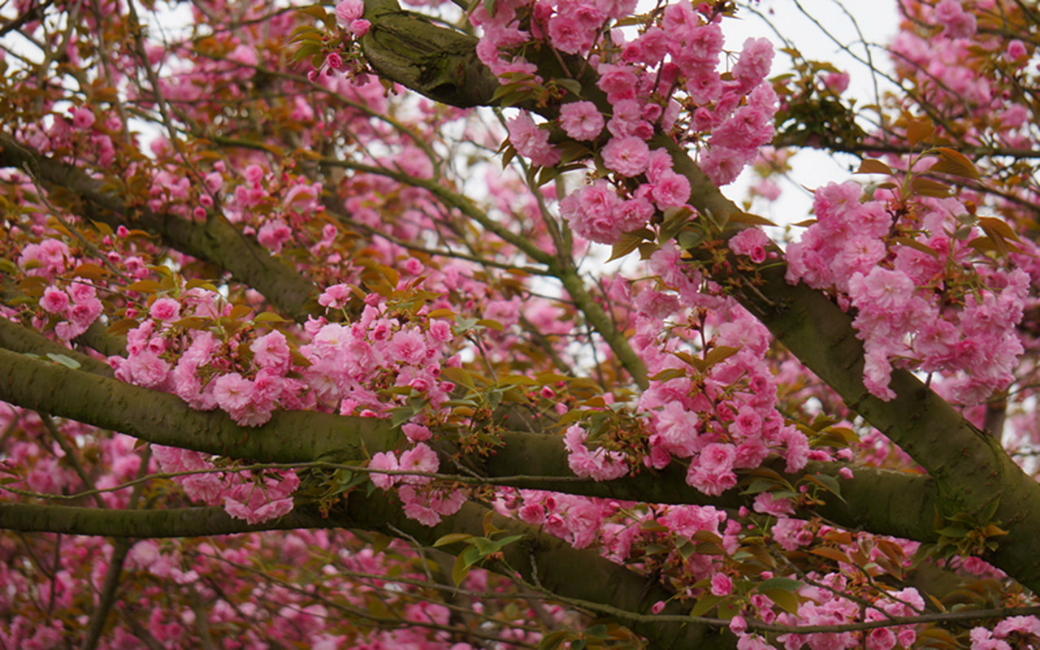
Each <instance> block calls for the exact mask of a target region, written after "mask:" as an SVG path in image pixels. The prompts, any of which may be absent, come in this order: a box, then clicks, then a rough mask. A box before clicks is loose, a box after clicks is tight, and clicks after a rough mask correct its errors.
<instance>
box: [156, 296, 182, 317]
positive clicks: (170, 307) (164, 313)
mask: <svg viewBox="0 0 1040 650" xmlns="http://www.w3.org/2000/svg"><path fill="white" fill-rule="evenodd" d="M180 313H181V303H179V302H177V301H176V300H174V299H173V298H159V299H158V300H156V301H155V302H153V303H152V306H151V307H149V308H148V315H149V316H151V317H152V318H155V319H157V320H161V321H164V322H165V321H172V320H176V319H177V317H178V316H180Z"/></svg>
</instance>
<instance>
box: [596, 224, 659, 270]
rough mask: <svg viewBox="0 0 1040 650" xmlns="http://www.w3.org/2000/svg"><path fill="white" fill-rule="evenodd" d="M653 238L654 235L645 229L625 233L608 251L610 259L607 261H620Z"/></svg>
mask: <svg viewBox="0 0 1040 650" xmlns="http://www.w3.org/2000/svg"><path fill="white" fill-rule="evenodd" d="M653 238H654V233H652V232H650V231H649V230H647V229H646V228H640V229H639V230H633V231H632V232H626V233H625V234H623V235H621V241H619V242H618V243H616V244H614V247H613V248H612V249H611V250H610V258H609V259H608V260H607V261H608V262H613V261H614V260H616V259H620V258H622V257H624V256H626V255H628V254H629V253H631V252H632V251H634V250H635V249H637V248H639V245H640V244H642V243H643V242H644V241H646V240H648V239H649V240H653Z"/></svg>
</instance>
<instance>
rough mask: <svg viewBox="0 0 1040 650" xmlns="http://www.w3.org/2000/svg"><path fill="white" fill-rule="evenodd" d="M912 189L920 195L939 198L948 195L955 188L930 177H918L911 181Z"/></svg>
mask: <svg viewBox="0 0 1040 650" xmlns="http://www.w3.org/2000/svg"><path fill="white" fill-rule="evenodd" d="M910 189H911V190H913V192H914V194H918V195H920V196H931V197H935V198H939V199H943V198H946V197H948V196H949V195H950V194H951V193H952V191H953V190H951V189H950V186H948V185H945V184H943V183H940V182H938V181H933V180H932V179H930V178H921V177H917V178H915V179H913V180H912V181H910Z"/></svg>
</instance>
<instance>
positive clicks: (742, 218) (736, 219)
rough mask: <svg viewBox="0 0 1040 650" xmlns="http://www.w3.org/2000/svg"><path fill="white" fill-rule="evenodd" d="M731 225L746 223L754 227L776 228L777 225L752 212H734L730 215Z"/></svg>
mask: <svg viewBox="0 0 1040 650" xmlns="http://www.w3.org/2000/svg"><path fill="white" fill-rule="evenodd" d="M729 223H746V224H751V225H752V226H775V225H776V224H775V223H773V222H772V221H770V220H769V219H766V218H765V217H760V216H758V215H757V214H751V213H750V212H733V213H731V214H730V215H729Z"/></svg>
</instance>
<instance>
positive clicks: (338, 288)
mask: <svg viewBox="0 0 1040 650" xmlns="http://www.w3.org/2000/svg"><path fill="white" fill-rule="evenodd" d="M351 295H353V294H352V293H351V290H350V286H349V285H346V284H334V285H332V286H331V287H329V288H327V289H325V291H323V292H322V294H321V295H320V296H318V304H319V305H321V306H322V307H329V308H331V309H342V308H343V307H345V306H346V305H347V302H348V301H349V300H350V297H351Z"/></svg>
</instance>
